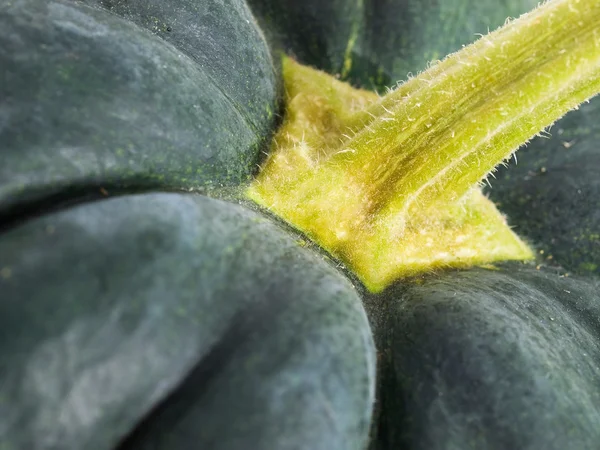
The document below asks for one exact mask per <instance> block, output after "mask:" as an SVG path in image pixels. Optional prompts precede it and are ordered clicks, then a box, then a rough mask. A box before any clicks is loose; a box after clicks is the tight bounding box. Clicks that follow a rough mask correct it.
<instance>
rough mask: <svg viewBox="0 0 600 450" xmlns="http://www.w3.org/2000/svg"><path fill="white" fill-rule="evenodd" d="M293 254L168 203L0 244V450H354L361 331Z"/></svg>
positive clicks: (269, 231)
mask: <svg viewBox="0 0 600 450" xmlns="http://www.w3.org/2000/svg"><path fill="white" fill-rule="evenodd" d="M296 239H297V238H295V237H294V236H293V235H290V233H289V232H284V231H282V230H281V229H280V228H279V227H277V226H276V225H275V224H273V223H272V222H271V221H270V220H267V219H265V218H264V217H262V216H261V215H259V214H257V213H255V212H252V211H249V210H248V209H246V208H243V207H241V206H237V205H233V204H230V203H225V202H222V201H218V200H212V199H209V198H206V197H203V196H197V195H180V194H145V195H138V196H125V197H121V198H115V199H109V200H102V201H98V202H94V203H89V204H85V205H80V206H77V207H74V208H70V209H68V210H65V211H62V212H58V213H54V214H48V215H45V216H44V217H41V218H38V219H34V220H31V221H29V222H28V223H26V224H24V225H22V226H20V227H17V228H14V229H12V230H10V231H8V232H5V233H3V235H2V236H1V238H0V267H1V268H3V269H2V271H3V272H2V277H0V292H2V301H1V302H0V322H1V323H0V330H1V332H0V354H2V358H1V359H0V380H1V382H0V398H1V399H2V402H1V403H0V412H1V413H2V414H0V417H1V418H2V419H1V421H0V423H1V424H2V428H0V443H2V448H3V449H4V448H6V449H11V450H13V449H23V450H25V449H36V450H42V449H43V450H50V449H55V450H80V449H86V450H101V449H113V448H116V447H117V445H118V444H119V443H121V446H120V447H119V448H121V449H130V448H131V449H137V448H142V449H147V448H151V449H165V450H175V449H196V448H210V449H228V450H229V449H240V450H241V449H247V448H253V449H265V450H267V449H275V448H277V449H306V450H313V449H323V450H326V449H339V450H345V449H356V450H360V449H362V448H364V446H365V445H366V439H367V435H368V429H369V424H370V416H371V408H372V403H373V397H374V389H373V386H374V361H375V358H374V347H373V342H372V337H371V333H370V329H369V325H368V322H367V318H366V315H365V312H364V309H363V308H362V305H361V301H360V298H359V297H358V294H357V292H356V291H355V289H354V288H353V286H352V285H351V283H350V282H349V281H348V280H346V279H344V277H342V276H340V274H339V272H338V271H337V270H336V269H335V268H334V267H333V266H332V265H331V264H330V263H329V262H327V261H326V260H323V257H320V256H319V255H317V254H315V253H314V252H312V251H310V250H308V249H305V248H301V247H299V245H298V243H297V241H296ZM65 268H69V269H68V270H66V269H65ZM136 427H137V430H136V431H133V430H134V429H136Z"/></svg>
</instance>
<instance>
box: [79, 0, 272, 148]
mask: <svg viewBox="0 0 600 450" xmlns="http://www.w3.org/2000/svg"><path fill="white" fill-rule="evenodd" d="M83 3H87V4H90V5H93V4H95V5H98V6H100V7H103V8H106V9H107V10H109V11H110V12H112V13H114V14H117V15H119V16H121V17H123V18H124V19H126V20H129V21H131V22H133V23H135V24H137V25H139V26H140V27H143V28H146V29H147V30H149V31H151V32H152V33H153V34H155V35H156V36H159V37H160V38H162V39H164V40H165V42H168V43H169V44H171V45H173V46H174V47H175V48H177V49H178V50H181V51H182V52H183V53H184V54H185V55H186V56H187V57H189V58H190V59H191V60H192V61H193V62H194V63H195V64H196V65H198V66H200V67H202V70H203V71H204V72H205V73H206V75H207V77H208V78H209V79H210V80H212V82H213V84H215V86H216V87H217V88H218V89H219V90H220V91H221V94H222V95H223V96H224V97H225V98H227V99H228V100H229V101H230V102H231V104H232V106H233V107H234V109H235V110H237V111H238V112H239V113H240V114H241V115H242V116H243V118H244V120H245V121H246V122H248V124H249V125H250V127H251V128H252V129H253V131H254V133H255V134H256V136H260V137H262V136H265V137H267V136H270V134H271V131H272V125H273V115H274V114H275V109H276V104H275V101H274V86H275V85H276V83H277V78H278V75H279V74H276V73H275V72H274V66H273V61H272V59H271V55H270V54H269V51H268V48H267V45H266V43H265V42H263V41H264V38H263V36H262V31H261V30H260V28H259V27H258V26H257V25H256V21H255V19H254V17H253V16H252V14H251V12H250V10H249V8H248V7H247V5H246V2H243V1H227V2H226V1H223V0H214V1H197V0H170V1H169V2H164V1H160V0H83ZM242 68H243V70H240V69H242Z"/></svg>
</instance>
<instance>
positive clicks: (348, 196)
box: [247, 0, 600, 291]
mask: <svg viewBox="0 0 600 450" xmlns="http://www.w3.org/2000/svg"><path fill="white" fill-rule="evenodd" d="M575 5H577V8H575V7H574V6H575ZM598 49H600V4H598V2H595V1H592V0H579V1H577V0H555V1H553V2H550V3H546V4H544V5H542V6H541V7H539V8H537V9H536V10H534V11H532V12H530V13H528V14H526V15H523V16H521V17H520V18H519V19H517V20H515V21H513V22H510V23H508V24H507V25H505V26H504V27H502V28H500V29H499V30H497V31H495V32H493V33H491V34H490V35H488V36H484V37H483V38H482V39H480V40H478V41H477V42H475V43H474V44H472V45H470V46H468V47H465V48H463V49H462V50H461V51H459V52H457V53H454V54H452V55H449V56H448V57H447V58H446V59H445V60H444V61H442V62H439V63H437V64H435V65H433V66H432V67H431V68H430V69H429V70H427V71H425V72H423V73H422V74H420V75H419V76H418V77H416V78H412V79H410V80H409V81H407V82H406V83H404V84H402V85H400V86H399V87H398V88H397V89H395V90H393V91H391V92H390V93H388V94H387V95H385V96H384V97H381V98H380V97H379V96H377V95H376V94H374V93H371V92H367V91H364V90H358V89H354V88H352V87H351V86H349V85H348V84H346V83H343V82H341V81H339V80H337V79H335V78H334V77H332V76H330V75H327V74H325V73H323V72H319V71H317V70H314V69H311V68H308V67H304V66H302V65H300V64H298V63H296V62H294V61H293V60H291V59H289V58H284V61H283V76H284V83H285V91H286V97H287V98H286V100H287V108H286V117H285V120H284V123H283V125H282V127H281V128H280V130H279V131H278V133H277V135H276V136H275V138H274V140H273V146H272V149H271V153H270V156H269V158H268V159H267V161H266V163H265V165H264V167H263V169H262V171H261V172H260V174H259V175H258V177H257V178H256V180H255V181H254V182H253V183H252V185H251V186H250V188H249V189H248V191H247V195H248V196H249V197H250V198H251V199H253V200H254V201H256V202H257V203H258V204H260V205H262V206H264V207H266V208H268V209H270V210H272V211H273V212H274V213H275V214H277V215H279V216H280V217H281V218H283V219H284V220H286V221H287V222H289V223H290V224H292V225H293V226H295V227H296V228H298V229H300V230H302V231H303V232H305V233H306V234H307V235H308V236H310V237H311V238H312V239H313V240H315V241H316V242H317V243H318V244H319V245H321V246H322V247H323V248H324V249H326V250H328V251H329V252H330V253H332V254H333V255H334V256H336V257H338V258H340V259H341V260H342V261H344V262H345V263H346V264H347V265H348V266H349V267H350V268H351V270H353V271H354V272H355V273H356V275H357V276H358V277H359V278H360V279H361V280H362V281H363V282H364V284H365V285H366V287H367V288H368V289H370V290H371V291H380V290H382V289H383V288H385V287H386V286H387V285H388V284H389V283H391V282H393V281H394V280H396V279H398V278H402V277H406V276H411V275H415V274H417V273H419V272H423V271H428V270H432V269H435V268H441V267H466V266H472V265H476V264H485V263H490V262H494V261H500V260H526V259H531V258H533V252H532V251H531V249H530V248H529V247H528V246H527V245H526V244H525V243H524V242H523V241H522V240H521V239H520V238H519V237H518V236H517V235H516V234H515V233H513V231H512V230H511V229H510V227H509V226H508V225H507V223H506V220H505V218H504V217H503V216H502V214H500V212H498V211H497V209H496V208H495V206H494V205H493V204H492V203H491V202H490V201H489V200H488V199H487V198H486V197H485V196H484V195H483V193H482V192H481V190H480V189H479V186H478V183H479V182H480V181H481V180H482V179H483V178H485V177H486V176H487V175H488V174H490V173H491V172H492V171H493V170H494V167H495V166H497V165H498V164H499V163H501V162H502V161H503V160H504V159H506V158H507V157H510V155H511V154H512V153H513V152H514V151H515V150H516V149H517V148H518V147H519V146H520V145H522V144H523V143H524V142H526V141H527V140H528V139H530V138H531V137H533V136H534V135H536V133H539V132H540V130H543V129H544V128H545V127H547V126H549V125H551V124H552V123H553V122H554V121H555V120H557V119H558V118H560V117H561V116H562V115H564V114H565V113H566V112H567V111H569V110H570V109H572V108H574V107H576V106H577V105H578V104H579V103H581V102H582V101H584V100H586V99H587V98H589V97H591V96H592V95H594V94H596V93H597V92H598V91H599V90H600V51H599V50H598Z"/></svg>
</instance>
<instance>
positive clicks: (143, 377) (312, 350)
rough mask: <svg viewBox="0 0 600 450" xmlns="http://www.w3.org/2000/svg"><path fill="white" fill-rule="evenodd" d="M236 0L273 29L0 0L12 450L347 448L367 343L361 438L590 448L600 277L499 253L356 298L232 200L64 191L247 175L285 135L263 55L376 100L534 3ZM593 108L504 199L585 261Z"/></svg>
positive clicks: (590, 217)
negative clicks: (272, 141)
mask: <svg viewBox="0 0 600 450" xmlns="http://www.w3.org/2000/svg"><path fill="white" fill-rule="evenodd" d="M248 3H249V4H250V6H251V7H252V10H253V12H254V13H255V14H257V16H258V19H259V20H260V23H261V25H262V27H263V29H264V33H265V35H267V36H268V38H269V39H270V42H269V44H267V43H265V40H264V39H263V36H262V32H261V31H260V30H259V28H258V27H257V26H256V25H255V23H254V21H253V19H252V16H251V15H250V14H249V10H248V8H247V6H246V4H245V2H243V1H241V0H239V1H227V0H223V1H222V2H221V1H217V0H214V1H212V0H211V1H191V0H177V1H173V2H168V3H167V2H159V1H153V0H152V1H147V2H145V1H138V0H131V1H127V2H125V1H120V0H114V1H109V0H89V1H86V2H84V3H80V2H75V1H67V0H52V1H44V2H40V1H34V0H23V1H20V2H11V3H5V4H3V5H2V6H0V67H2V69H3V70H2V71H0V142H1V143H2V144H1V145H2V147H1V148H0V152H1V153H0V158H1V159H0V228H2V227H4V228H3V232H2V234H0V321H2V326H0V330H1V331H0V336H1V338H0V351H1V352H2V356H3V358H2V359H1V360H0V447H2V448H4V447H6V448H8V449H11V450H13V449H23V450H31V449H57V450H58V449H61V450H62V449H66V450H69V449H81V448H85V449H115V448H118V449H119V450H125V449H132V448H135V449H155V448H156V449H165V450H179V449H197V448H211V449H213V448H214V449H224V450H225V449H227V450H228V449H247V448H253V449H265V450H267V449H268V450H270V449H307V450H308V449H311V450H312V449H324V450H326V449H357V450H358V449H361V448H364V447H365V446H366V445H367V433H368V426H369V422H370V420H371V404H372V401H373V391H374V386H375V381H374V361H375V355H374V349H373V342H372V337H371V330H372V333H373V335H374V337H375V342H376V344H377V349H378V358H377V360H378V370H379V376H378V383H377V391H378V392H377V396H378V400H377V406H376V409H375V411H376V418H375V419H376V420H374V421H373V423H372V440H371V448H373V449H397V448H410V449H413V448H414V449H434V450H435V449H448V448H451V449H453V448H457V449H463V448H476V449H486V448H489V449H504V448H529V449H532V450H533V449H539V448H544V449H546V448H548V449H554V448H556V449H563V448H573V449H579V448H581V449H588V448H596V447H597V442H599V441H600V436H599V435H598V430H600V410H599V407H598V405H600V369H599V364H598V361H600V311H599V306H598V305H600V299H599V295H598V288H599V287H600V286H599V285H598V281H597V279H595V278H586V279H584V278H572V277H564V276H563V275H564V273H565V272H564V271H556V272H554V271H550V270H549V269H544V268H542V270H541V271H538V270H536V269H535V268H534V267H531V266H523V265H520V264H507V265H501V266H500V267H499V270H497V271H490V270H484V269H472V270H467V271H456V272H445V273H440V274H433V275H430V276H427V277H424V278H422V279H421V280H420V281H418V282H415V281H414V280H413V281H405V282H398V283H397V284H396V285H394V286H392V287H391V288H390V289H388V290H387V291H386V292H384V293H383V294H380V295H377V296H372V295H368V294H366V293H365V292H364V291H362V288H361V287H360V285H359V284H357V286H358V288H359V291H360V294H357V292H356V291H355V290H354V288H353V287H352V285H351V284H350V283H349V282H348V280H347V279H345V278H344V276H343V275H342V274H341V273H340V272H339V271H338V270H337V268H336V267H334V266H333V265H332V264H331V262H330V261H328V260H323V258H322V256H321V255H320V254H318V253H315V252H313V251H312V250H310V249H306V248H302V245H300V243H301V242H302V241H300V240H299V237H298V236H297V235H296V234H294V233H293V232H291V231H290V230H289V229H284V228H281V227H280V226H278V225H277V224H275V223H273V220H271V218H267V219H265V217H264V216H263V215H261V214H259V213H255V212H251V211H249V210H248V209H247V208H244V207H243V206H239V205H233V204H230V203H225V202H222V201H217V200H211V199H209V198H207V197H203V196H200V195H198V194H156V193H151V194H144V195H124V196H123V197H121V198H115V199H108V200H103V201H98V202H89V203H86V204H83V205H79V206H74V205H69V203H70V202H75V201H82V200H88V201H89V200H91V199H93V198H94V197H98V196H105V195H109V196H110V195H113V194H115V193H119V194H128V193H132V192H136V191H139V190H151V191H164V190H197V191H200V192H203V193H208V194H210V195H220V194H219V192H218V191H214V188H219V187H221V186H238V185H241V184H243V183H244V182H245V181H247V180H248V179H249V177H250V176H251V174H252V173H253V171H254V170H255V164H256V163H257V162H258V161H259V159H260V156H259V153H260V150H261V149H263V150H264V149H265V148H266V146H265V145H266V143H267V141H268V138H269V134H270V132H271V131H272V129H273V127H274V125H275V123H276V119H275V115H274V114H273V112H274V111H277V108H278V105H277V85H278V79H277V75H276V63H275V64H274V63H273V61H272V60H271V57H270V55H269V53H268V50H267V48H268V45H269V46H271V48H279V49H284V50H286V51H288V52H290V53H292V54H293V55H295V56H297V57H298V58H299V59H300V60H301V61H302V62H305V63H308V64H312V65H316V66H317V67H320V68H323V69H326V70H329V71H330V72H331V73H335V74H340V76H341V77H342V78H344V79H347V80H350V81H351V82H353V83H354V84H358V85H361V86H363V87H368V88H377V89H383V88H384V87H385V86H390V85H392V84H393V83H394V82H395V81H396V80H401V79H404V78H405V77H406V74H407V73H408V72H412V73H416V72H418V71H419V70H422V69H424V68H425V67H426V64H427V62H428V61H429V60H431V59H436V58H441V57H443V56H444V55H445V54H446V53H448V52H449V51H454V50H457V49H459V48H460V46H461V45H462V44H466V43H468V42H470V41H472V40H473V39H474V38H475V36H474V33H484V32H485V31H486V30H487V28H488V27H489V28H490V29H493V28H495V27H497V26H498V25H500V24H501V23H502V22H503V21H504V19H505V17H506V16H517V15H519V14H520V13H522V12H525V11H526V10H528V9H530V7H531V6H533V3H537V2H533V3H532V2H531V1H530V0H515V1H512V0H505V1H501V2H497V1H494V2H488V1H483V2H475V1H473V0H464V1H458V0H456V1H454V0H453V1H445V2H433V1H426V2H418V1H412V0H407V1H392V0H389V1H365V2H356V1H354V0H335V1H332V2H323V1H321V2H314V1H308V2H291V1H286V2H274V1H271V0H251V1H249V2H248ZM597 103H598V101H597V100H593V101H592V103H591V104H590V105H587V106H585V107H584V108H582V110H581V111H580V112H577V113H575V114H571V115H569V116H567V117H566V118H565V119H564V120H563V121H561V122H559V123H558V124H557V125H555V127H554V128H553V133H557V130H560V129H562V130H563V133H562V134H555V137H554V138H553V140H551V141H548V140H542V139H538V140H535V141H534V142H532V144H531V145H530V147H531V148H530V149H529V150H527V151H526V153H525V154H524V157H523V156H520V157H519V160H520V163H519V165H518V166H517V169H516V170H517V171H516V172H514V176H513V175H508V174H510V173H511V172H507V175H506V176H504V175H502V176H501V177H499V179H498V181H496V182H494V183H493V186H494V191H492V196H493V198H494V199H495V200H497V201H499V202H501V203H502V206H501V208H502V209H503V211H506V212H508V213H509V214H510V221H511V223H512V224H514V225H516V226H517V231H518V232H519V233H521V234H523V235H525V236H527V237H528V238H530V239H531V240H532V241H533V243H534V244H535V245H537V246H539V247H540V248H541V249H545V250H546V252H551V253H552V254H553V255H554V259H553V261H558V263H559V264H563V265H564V266H566V267H567V268H568V269H569V270H573V269H575V270H579V269H581V270H584V271H586V272H588V273H589V272H596V270H595V269H593V265H594V264H597V265H600V259H599V256H598V255H599V253H598V247H597V246H596V245H595V244H596V237H595V236H596V235H597V234H598V233H599V232H600V219H599V217H598V205H597V201H596V197H597V189H596V187H597V179H598V178H597V177H595V175H596V173H597V170H596V169H595V167H597V164H596V163H597V161H598V151H597V149H598V146H597V144H596V143H597V139H596V138H597V136H598V134H597V133H596V131H597V127H596V124H597V123H599V122H598V120H596V118H598V113H597V111H598V107H597ZM560 136H562V138H561V137H560ZM563 138H564V139H563ZM567 138H568V139H569V140H567ZM573 141H574V143H575V144H576V146H572V147H571V149H572V150H575V151H573V152H570V153H560V152H557V149H558V150H561V147H563V148H565V147H564V145H563V142H569V143H573ZM548 142H550V143H548ZM544 152H548V153H544ZM549 152H551V153H549ZM555 153H560V155H558V156H557V155H555ZM541 167H546V171H545V172H544V174H545V175H546V178H543V177H542V175H541V174H540V175H539V176H538V173H539V172H541V170H540V169H541ZM530 172H532V173H533V174H534V175H535V176H531V175H530ZM540 180H542V181H540ZM544 180H547V181H544ZM560 183H565V185H567V186H569V189H572V192H573V195H574V192H577V195H578V197H576V201H574V200H573V197H572V196H570V195H568V192H569V191H568V190H564V189H563V190H561V189H560V187H559V185H560ZM578 190H581V193H579V192H578ZM523 199H525V201H523ZM595 201H596V203H594V202H595ZM561 202H564V203H566V205H563V204H562V203H561ZM510 208H513V209H512V210H511V209H510ZM57 209H58V210H57ZM31 215H40V217H38V218H33V217H31ZM581 236H584V237H581ZM587 244H590V245H587ZM573 249H574V250H575V251H570V250H573ZM546 254H547V253H546ZM582 263H583V266H582ZM578 268H579V269H578ZM350 278H352V277H351V276H350ZM361 297H362V301H363V302H364V305H365V307H366V310H367V313H368V317H369V321H370V326H371V329H370V328H369V324H368V323H367V320H366V315H365V312H364V310H363V309H362V307H361V305H360V299H361Z"/></svg>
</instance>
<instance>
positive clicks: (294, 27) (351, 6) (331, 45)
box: [248, 0, 364, 73]
mask: <svg viewBox="0 0 600 450" xmlns="http://www.w3.org/2000/svg"><path fill="white" fill-rule="evenodd" d="M248 4H249V5H250V7H251V8H252V12H253V13H254V14H255V15H256V16H257V18H258V19H259V22H260V24H261V26H262V28H263V29H264V30H265V33H266V34H267V36H268V38H269V40H270V41H271V42H272V43H273V45H274V47H275V48H276V49H279V50H283V51H284V52H285V53H288V54H290V55H293V56H294V57H296V58H298V59H299V60H300V61H302V62H303V63H305V64H310V65H314V66H317V67H319V68H321V69H323V70H326V71H327V72H329V73H340V72H341V71H343V70H344V64H345V61H346V59H347V55H349V54H351V53H352V52H353V50H354V46H355V45H356V41H355V39H356V37H357V33H358V32H359V31H360V28H361V22H362V19H363V17H364V0H328V1H322V0H306V1H295V0H248Z"/></svg>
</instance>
